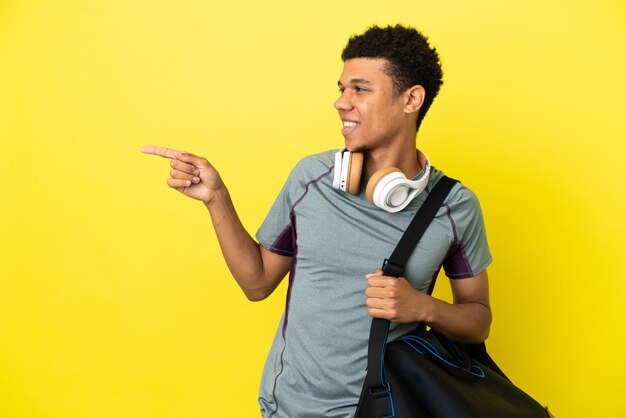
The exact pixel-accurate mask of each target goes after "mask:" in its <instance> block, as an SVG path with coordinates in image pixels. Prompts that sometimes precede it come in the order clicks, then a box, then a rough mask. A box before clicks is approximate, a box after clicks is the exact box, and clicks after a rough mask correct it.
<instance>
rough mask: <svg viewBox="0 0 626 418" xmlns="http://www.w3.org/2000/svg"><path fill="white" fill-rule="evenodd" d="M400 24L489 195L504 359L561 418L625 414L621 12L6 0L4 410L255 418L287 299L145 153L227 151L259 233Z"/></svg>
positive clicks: (435, 147) (0, 155) (460, 161)
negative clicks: (340, 96)
mask: <svg viewBox="0 0 626 418" xmlns="http://www.w3.org/2000/svg"><path fill="white" fill-rule="evenodd" d="M396 22H402V23H405V24H410V25H414V26H416V27H418V28H420V29H421V30H423V31H424V32H425V33H426V34H427V35H428V36H429V37H430V39H431V41H432V42H433V44H434V45H435V46H436V47H437V49H438V50H439V52H440V53H441V56H442V60H443V65H444V72H445V84H444V86H443V89H442V91H441V94H440V96H439V97H438V99H437V100H436V101H435V103H434V105H433V107H432V109H431V111H430V114H429V116H428V117H427V118H426V119H425V122H424V125H423V127H422V131H421V132H420V134H419V136H418V145H419V146H420V148H421V149H423V150H424V151H425V152H426V153H427V154H428V155H429V157H430V158H431V160H432V162H433V164H434V165H436V166H437V167H439V168H441V169H443V170H445V171H446V173H447V174H449V175H451V176H453V177H457V178H460V179H462V180H463V182H464V183H465V184H466V185H468V186H469V187H471V188H472V189H473V190H474V191H475V192H476V193H477V194H478V196H479V197H480V200H481V204H482V207H483V211H484V214H485V219H486V225H487V230H488V236H489V241H490V245H491V249H492V252H493V255H494V260H495V261H494V263H493V264H492V266H491V267H490V277H491V296H492V303H493V311H494V323H493V327H492V334H491V336H490V338H489V340H488V346H489V349H490V352H491V354H492V356H493V357H494V358H495V359H496V361H498V362H499V364H500V365H501V367H502V368H503V369H504V370H505V371H506V372H507V374H508V375H509V376H510V377H511V378H512V380H513V381H514V382H515V383H517V384H518V385H519V386H520V387H522V388H523V389H525V390H526V391H527V392H529V393H530V394H531V395H533V396H534V397H535V398H536V399H537V400H539V401H540V402H542V403H544V404H548V405H550V407H551V409H552V410H553V412H554V413H555V414H556V415H557V416H558V417H586V418H587V417H596V416H597V417H600V416H602V417H621V416H626V400H625V398H624V396H623V394H622V392H623V388H624V385H623V376H624V375H625V374H626V364H625V360H624V359H625V356H624V350H625V349H626V344H625V341H624V338H625V333H624V328H625V327H624V325H625V321H624V318H625V315H626V308H625V307H624V300H625V298H626V284H625V280H624V279H625V278H626V274H625V272H626V268H625V267H624V266H625V264H626V259H625V257H624V248H625V246H626V242H625V238H624V236H625V234H626V230H625V229H626V228H625V223H624V212H625V210H626V199H625V193H624V191H623V188H624V186H623V183H624V181H625V180H626V171H625V169H624V164H625V163H624V162H623V155H624V152H625V151H626V147H625V145H624V137H625V134H626V129H625V127H624V118H625V116H626V105H625V100H626V82H625V81H624V80H625V78H626V77H625V74H626V57H625V53H626V6H624V3H623V1H621V0H613V1H610V0H604V1H596V2H591V1H582V0H576V1H574V0H558V1H551V2H550V1H548V2H546V1H542V0H541V1H540V0H532V1H523V2H503V1H496V0H492V1H489V0H475V1H460V0H456V1H442V2H432V1H429V2H426V1H418V2H416V1H406V0H403V1H390V2H382V1H371V0H361V1H353V0H349V1H345V2H334V1H329V0H323V1H316V2H294V1H286V0H281V1H270V2H253V1H248V2H237V1H230V2H216V1H200V0H196V1H185V0H182V1H172V0H160V1H153V0H151V1H148V0H137V1H128V0H125V1H122V0H114V1H113V0H110V1H95V0H92V1H87V0H58V1H51V0H40V1H37V0H33V1H10V0H4V1H2V2H0V160H1V163H0V181H1V183H2V185H1V190H2V192H1V195H0V196H1V197H0V199H1V204H0V416H1V417H7V418H22V417H42V418H44V417H45V418H53V417H54V418H69V417H80V418H96V417H98V418H100V417H116V418H126V417H146V418H153V417H154V418H165V417H177V418H178V417H185V418H195V417H254V416H258V408H257V405H256V392H257V387H258V381H259V377H260V374H261V369H262V366H263V362H264V359H265V355H266V353H267V350H268V348H269V344H270V342H271V338H272V337H273V334H274V331H275V328H276V324H277V321H278V319H279V316H280V314H281V312H282V308H283V304H284V295H285V286H284V285H283V286H281V287H280V288H279V290H278V291H277V292H276V293H275V294H274V295H272V296H271V297H270V298H269V299H268V300H266V301H264V302H262V303H256V304H254V303H249V302H247V301H246V300H245V298H244V296H243V294H242V293H241V292H240V291H239V289H238V288H237V286H236V284H235V283H234V281H233V280H232V279H231V278H230V276H229V274H228V272H227V269H226V267H225V264H224V262H223V260H222V257H221V255H220V252H219V248H218V245H217V242H216V239H215V237H214V234H213V231H212V228H211V225H210V221H209V217H208V213H207V212H206V210H205V209H204V207H203V206H202V205H201V204H199V203H198V202H195V201H192V200H190V199H188V198H185V197H184V196H182V195H179V194H178V193H177V192H175V191H173V190H170V189H169V188H168V187H167V186H166V185H165V181H166V178H167V175H168V171H169V166H168V164H167V162H166V161H165V160H162V159H160V158H158V157H151V156H146V155H142V154H141V153H140V152H139V149H140V147H141V146H142V145H148V144H156V145H165V146H169V147H172V148H177V149H183V150H187V151H191V152H195V153H199V154H201V155H204V156H206V157H207V158H209V159H210V160H211V161H212V162H213V163H214V164H215V166H216V167H217V168H218V169H219V170H220V172H221V174H222V177H223V178H224V179H225V181H226V182H227V184H228V186H229V189H230V191H231V193H232V196H233V199H234V201H235V203H236V205H237V207H238V209H239V214H240V216H241V218H242V220H243V222H244V224H245V225H246V227H247V228H248V229H249V231H250V232H251V233H254V232H255V231H256V228H257V227H258V226H259V225H260V223H261V221H262V220H263V218H264V216H265V214H266V212H267V210H268V209H269V207H270V205H271V203H272V201H273V199H274V197H275V196H276V194H277V193H278V190H279V189H280V187H281V185H282V183H283V181H284V179H285V178H286V176H287V174H288V172H289V171H290V169H291V167H292V166H293V165H294V164H295V162H296V161H297V160H298V159H300V158H301V157H302V156H304V155H307V154H310V153H314V152H318V151H321V150H325V149H329V148H334V147H338V146H340V145H341V143H342V137H341V134H340V122H339V118H338V117H337V115H336V113H335V111H334V109H333V107H332V103H333V100H334V99H335V98H336V97H337V90H336V81H337V78H338V77H339V74H340V72H341V66H342V63H341V61H340V58H339V55H340V52H341V50H342V48H343V46H344V45H345V42H346V40H347V39H348V37H349V36H350V35H351V34H353V33H357V32H362V31H363V30H364V29H365V28H366V27H367V26H368V25H370V24H374V23H377V24H388V23H396ZM384 256H385V254H381V259H382V258H383V257H384ZM372 267H373V268H375V267H378V266H372ZM437 292H438V294H439V295H443V296H442V297H447V296H448V295H447V293H448V292H449V290H448V286H447V285H446V282H445V281H444V280H441V282H440V285H439V288H438V289H437Z"/></svg>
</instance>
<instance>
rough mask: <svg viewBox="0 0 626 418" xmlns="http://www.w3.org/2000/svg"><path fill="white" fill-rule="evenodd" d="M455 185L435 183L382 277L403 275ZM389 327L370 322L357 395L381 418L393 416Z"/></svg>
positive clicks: (376, 320) (381, 322) (448, 180)
mask: <svg viewBox="0 0 626 418" xmlns="http://www.w3.org/2000/svg"><path fill="white" fill-rule="evenodd" d="M457 182H458V180H455V179H452V178H450V177H446V176H443V177H442V178H441V179H439V181H438V182H437V184H436V185H435V186H434V187H433V189H432V190H431V192H430V193H429V194H428V197H427V198H426V200H425V201H424V203H423V204H422V206H421V207H420V208H419V210H418V211H417V213H416V214H415V217H414V218H413V220H412V221H411V223H410V224H409V226H408V228H407V229H406V231H405V232H404V235H402V238H401V239H400V242H399V243H398V245H397V246H396V248H395V250H394V251H393V253H392V254H391V256H390V257H389V258H388V259H385V261H384V262H383V267H382V270H383V273H384V275H385V276H392V277H401V276H403V275H404V265H405V264H406V262H407V260H408V259H409V257H410V256H411V253H412V252H413V250H414V249H415V247H416V246H417V243H418V241H419V240H420V239H421V238H422V235H424V232H426V229H427V228H428V225H430V223H431V222H432V220H433V219H434V218H435V215H437V212H438V211H439V208H440V207H441V205H442V204H443V202H444V201H445V199H446V197H447V196H448V194H449V193H450V190H452V187H454V185H455V184H456V183H457ZM389 325H390V323H389V321H388V320H386V319H380V318H374V319H372V326H371V328H370V339H369V345H368V351H367V374H366V376H365V381H364V382H363V386H364V389H366V390H363V391H361V393H368V394H371V395H372V398H373V399H372V400H373V401H374V402H373V403H372V405H373V409H374V410H375V411H377V412H378V414H379V416H381V417H383V416H394V414H393V403H392V401H391V388H390V387H389V383H388V382H387V378H386V376H385V363H384V361H385V347H386V345H387V335H388V333H389ZM359 404H360V402H359Z"/></svg>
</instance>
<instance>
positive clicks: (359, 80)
mask: <svg viewBox="0 0 626 418" xmlns="http://www.w3.org/2000/svg"><path fill="white" fill-rule="evenodd" d="M350 84H372V82H371V81H369V80H366V79H364V78H353V79H352V80H350ZM337 85H338V86H339V87H342V86H343V84H341V81H337Z"/></svg>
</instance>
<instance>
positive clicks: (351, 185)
mask: <svg viewBox="0 0 626 418" xmlns="http://www.w3.org/2000/svg"><path fill="white" fill-rule="evenodd" d="M362 171H363V154H361V153H360V152H352V153H350V163H349V165H348V184H347V185H346V191H347V192H348V193H352V194H359V190H361V173H362Z"/></svg>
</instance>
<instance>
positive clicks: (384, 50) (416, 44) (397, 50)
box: [341, 25, 443, 129]
mask: <svg viewBox="0 0 626 418" xmlns="http://www.w3.org/2000/svg"><path fill="white" fill-rule="evenodd" d="M352 58H384V59H386V60H387V61H388V63H389V64H388V66H387V68H386V69H385V73H386V74H387V75H389V77H391V79H392V81H393V90H394V96H395V97H398V96H399V95H400V94H402V93H403V92H405V91H406V90H407V89H409V88H410V87H413V86H415V85H420V86H422V87H424V90H425V91H426V95H425V97H424V103H423V104H422V107H421V109H420V111H419V114H418V116H417V129H419V127H420V124H421V123H422V119H424V116H425V115H426V112H427V111H428V109H429V108H430V105H431V104H432V103H433V100H434V99H435V97H436V96H437V93H439V88H440V87H441V85H442V84H443V70H442V69H441V62H440V61H439V54H438V53H437V50H436V49H435V48H431V46H430V45H429V43H428V38H427V37H426V36H424V35H423V34H422V33H421V32H419V31H417V30H416V29H414V28H411V27H406V26H402V25H395V26H387V27H383V28H381V27H378V26H372V27H370V28H369V29H367V30H366V31H365V32H364V33H363V34H361V35H355V36H352V37H351V38H350V40H349V41H348V44H347V45H346V47H345V48H344V49H343V52H342V53H341V59H342V60H343V61H344V62H345V61H347V60H349V59H352Z"/></svg>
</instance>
